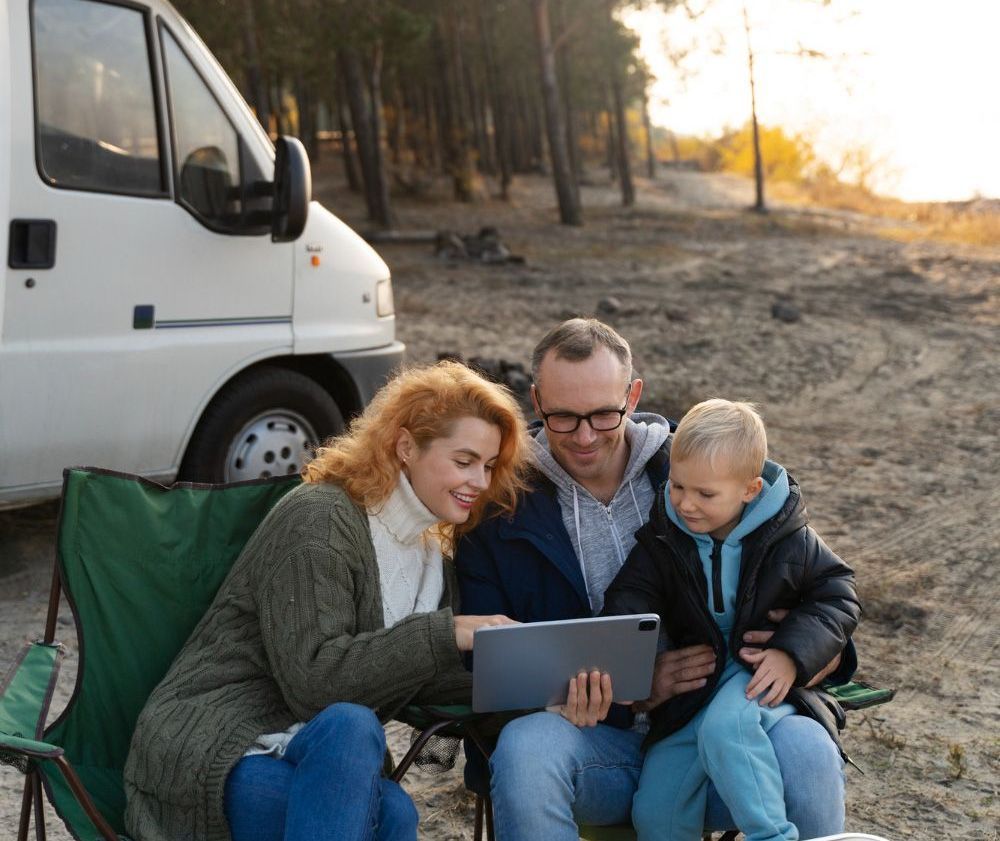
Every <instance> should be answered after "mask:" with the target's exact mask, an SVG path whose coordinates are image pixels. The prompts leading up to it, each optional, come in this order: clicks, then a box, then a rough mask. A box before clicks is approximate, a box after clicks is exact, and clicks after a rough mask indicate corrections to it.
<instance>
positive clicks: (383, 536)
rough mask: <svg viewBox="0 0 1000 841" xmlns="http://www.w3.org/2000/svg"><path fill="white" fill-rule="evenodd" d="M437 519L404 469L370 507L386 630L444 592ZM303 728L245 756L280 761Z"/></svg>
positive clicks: (434, 603) (270, 737) (269, 736)
mask: <svg viewBox="0 0 1000 841" xmlns="http://www.w3.org/2000/svg"><path fill="white" fill-rule="evenodd" d="M438 522H439V520H438V518H437V517H436V516H435V515H434V514H432V513H431V512H430V509H428V508H427V506H426V505H424V504H423V503H422V502H421V501H420V498H419V497H418V496H417V494H416V493H415V492H414V490H413V486H412V485H411V484H410V480H409V479H407V478H406V476H405V475H404V474H403V473H400V474H399V483H398V484H397V485H396V488H395V490H393V492H392V493H391V494H390V496H389V498H388V499H387V500H386V501H385V502H384V503H382V505H381V506H380V507H379V508H378V509H369V510H368V525H369V526H370V528H371V532H372V545H373V546H374V547H375V559H376V560H377V561H378V574H379V583H380V585H381V588H382V616H383V620H384V622H385V627H386V628H390V627H392V626H393V625H395V624H396V623H397V622H398V621H399V620H400V619H405V618H406V617H407V616H409V615H410V614H411V613H429V612H430V611H432V610H437V609H438V607H439V606H440V604H441V597H442V596H443V595H444V570H443V568H442V564H443V561H442V559H441V544H440V543H439V542H438V539H437V537H435V536H434V535H433V534H430V533H429V532H428V529H430V528H431V526H433V525H435V524H437V523H438ZM302 726H303V723H302V722H297V723H296V724H293V725H292V726H291V727H289V728H288V729H287V730H285V731H284V732H282V733H265V734H263V735H262V736H259V737H258V738H257V741H256V742H254V744H253V745H251V746H250V747H249V748H247V752H246V753H245V754H243V755H244V756H253V755H254V754H270V755H271V756H274V757H276V758H277V759H281V758H282V757H283V756H284V755H285V750H286V749H287V748H288V743H289V742H291V741H292V738H293V737H294V736H295V734H296V733H298V732H299V730H301V729H302Z"/></svg>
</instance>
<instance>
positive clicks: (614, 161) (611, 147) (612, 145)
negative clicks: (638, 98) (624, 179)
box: [604, 107, 618, 183]
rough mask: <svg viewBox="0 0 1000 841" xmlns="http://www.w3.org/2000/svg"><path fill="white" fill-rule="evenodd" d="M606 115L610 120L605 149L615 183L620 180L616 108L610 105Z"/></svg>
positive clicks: (609, 169)
mask: <svg viewBox="0 0 1000 841" xmlns="http://www.w3.org/2000/svg"><path fill="white" fill-rule="evenodd" d="M605 116H606V117H607V120H608V137H607V143H606V145H605V147H604V149H605V153H606V154H607V158H608V174H609V176H610V177H611V181H612V183H614V182H615V181H617V180H618V151H617V150H618V141H616V140H615V118H614V108H613V107H609V108H608V110H607V111H606V112H605Z"/></svg>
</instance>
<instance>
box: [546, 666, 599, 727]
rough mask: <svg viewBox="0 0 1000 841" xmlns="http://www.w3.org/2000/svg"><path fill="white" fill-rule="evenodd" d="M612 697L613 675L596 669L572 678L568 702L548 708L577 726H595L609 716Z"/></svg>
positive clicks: (567, 696)
mask: <svg viewBox="0 0 1000 841" xmlns="http://www.w3.org/2000/svg"><path fill="white" fill-rule="evenodd" d="M612 697H613V694H612V690H611V675H609V674H608V673H607V672H599V671H597V670H596V669H595V670H594V671H592V672H591V673H590V674H589V675H588V674H587V673H586V672H580V674H578V675H577V676H576V677H575V678H570V681H569V691H568V693H567V695H566V703H565V704H563V705H562V706H561V707H549V708H548V709H549V711H550V712H557V713H559V714H560V715H561V716H562V717H563V718H565V719H566V720H567V721H568V722H569V723H570V724H575V725H576V726H577V727H594V726H596V725H597V724H598V723H599V722H601V721H604V719H605V718H607V717H608V710H609V709H611V699H612Z"/></svg>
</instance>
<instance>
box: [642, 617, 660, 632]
mask: <svg viewBox="0 0 1000 841" xmlns="http://www.w3.org/2000/svg"><path fill="white" fill-rule="evenodd" d="M639 630H640V631H655V630H656V620H655V619H640V620H639Z"/></svg>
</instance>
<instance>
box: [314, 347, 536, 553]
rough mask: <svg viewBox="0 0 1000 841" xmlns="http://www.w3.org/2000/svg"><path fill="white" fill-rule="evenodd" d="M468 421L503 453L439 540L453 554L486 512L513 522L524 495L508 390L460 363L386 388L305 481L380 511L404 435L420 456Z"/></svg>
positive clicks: (523, 442)
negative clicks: (464, 516)
mask: <svg viewBox="0 0 1000 841" xmlns="http://www.w3.org/2000/svg"><path fill="white" fill-rule="evenodd" d="M465 417H472V418H479V419H480V420H484V421H486V422H487V423H491V424H493V425H495V426H496V427H497V428H499V430H500V452H499V455H498V456H497V460H496V463H495V465H494V467H493V471H492V478H491V480H490V484H489V487H488V488H487V489H486V490H485V491H484V492H483V493H481V494H480V495H479V498H478V499H477V500H476V502H475V504H474V505H473V508H472V511H471V513H470V514H469V519H468V520H466V522H465V523H463V524H462V525H461V526H460V527H456V528H455V529H454V530H452V529H449V528H448V527H445V528H444V529H443V534H442V537H443V538H444V543H445V546H446V547H448V548H451V547H452V546H454V543H455V541H456V540H457V539H458V537H460V536H461V535H462V534H464V533H466V532H468V531H470V530H471V529H473V528H474V527H475V526H476V524H477V523H478V522H479V521H480V520H481V519H482V517H483V514H484V512H485V511H486V510H487V509H490V510H491V511H494V510H495V511H496V513H499V514H505V515H508V516H509V515H510V514H512V513H513V511H514V506H515V505H516V504H517V498H518V495H519V494H520V493H521V491H522V490H524V487H525V483H524V475H525V470H526V468H527V466H528V447H527V436H526V427H525V421H524V415H523V414H522V413H521V409H520V408H519V407H518V405H517V402H516V401H515V400H514V398H513V396H512V395H511V393H510V391H509V390H508V389H506V388H505V387H504V386H501V385H497V384H495V383H491V382H489V381H488V380H486V379H484V378H483V377H481V376H479V374H477V373H475V372H474V371H472V370H471V369H469V368H467V367H466V366H465V365H462V364H461V363H458V362H439V363H437V364H436V365H425V366H414V367H411V368H408V369H406V370H404V371H402V372H401V373H399V374H398V375H397V376H396V377H395V378H394V379H392V380H391V381H390V382H388V383H387V384H386V385H385V386H384V387H383V388H382V389H381V390H380V391H379V392H378V393H377V394H376V395H375V397H374V398H373V399H372V401H371V402H370V403H369V404H368V406H367V408H366V409H365V410H364V412H363V413H362V414H361V415H360V416H359V417H357V418H355V419H354V420H353V421H352V422H351V425H350V428H349V429H348V431H347V432H346V433H344V434H343V435H339V436H337V437H335V438H331V439H330V440H329V441H327V442H326V444H325V445H324V446H323V447H321V448H320V449H319V450H318V451H317V452H316V458H314V459H313V460H312V461H311V462H309V464H307V465H306V466H305V468H304V469H303V471H302V473H303V476H304V478H305V481H307V482H335V483H336V484H338V485H340V486H342V487H343V488H344V489H345V490H346V491H347V493H348V494H349V495H350V496H351V498H352V499H353V500H354V501H355V502H357V503H358V504H359V505H363V506H365V508H368V509H374V510H377V509H378V507H379V506H380V505H381V504H382V503H383V502H384V501H385V500H386V499H388V497H389V495H390V494H391V493H392V492H393V490H394V489H395V487H396V484H397V483H398V482H399V472H400V470H401V468H402V464H401V463H400V461H399V458H398V456H397V455H396V439H397V438H398V436H399V432H400V430H401V429H407V430H409V432H410V434H411V435H412V436H413V438H414V440H415V441H416V443H417V446H418V447H420V448H421V449H423V448H425V447H426V446H427V445H428V444H429V443H430V442H431V441H433V440H435V439H437V438H446V437H447V436H448V435H450V434H451V431H452V427H453V425H454V422H455V421H456V420H458V419H459V418H465Z"/></svg>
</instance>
